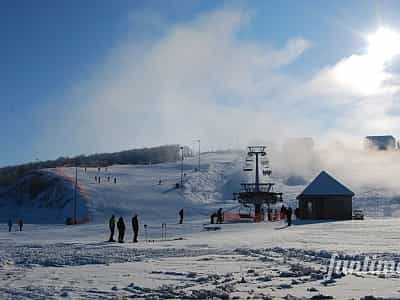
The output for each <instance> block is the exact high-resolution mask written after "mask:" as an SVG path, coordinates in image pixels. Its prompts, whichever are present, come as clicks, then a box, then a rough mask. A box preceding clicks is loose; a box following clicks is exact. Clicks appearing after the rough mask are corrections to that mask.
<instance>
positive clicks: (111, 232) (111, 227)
mask: <svg viewBox="0 0 400 300" xmlns="http://www.w3.org/2000/svg"><path fill="white" fill-rule="evenodd" d="M108 223H109V227H110V238H109V239H108V241H109V242H115V240H114V232H115V216H114V215H112V216H111V218H110V221H109V222H108Z"/></svg>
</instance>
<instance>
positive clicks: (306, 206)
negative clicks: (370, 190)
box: [297, 171, 354, 220]
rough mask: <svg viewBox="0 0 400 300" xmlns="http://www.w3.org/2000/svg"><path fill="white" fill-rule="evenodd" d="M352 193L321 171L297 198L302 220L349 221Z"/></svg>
mask: <svg viewBox="0 0 400 300" xmlns="http://www.w3.org/2000/svg"><path fill="white" fill-rule="evenodd" d="M353 196H354V193H353V192H352V191H351V190H349V189H348V188H347V187H345V186H344V185H343V184H341V183H340V182H339V181H337V180H336V179H335V178H333V177H332V176H331V175H329V174H328V173H326V172H325V171H322V172H321V173H320V174H319V175H318V176H317V177H316V178H315V179H314V180H313V181H312V182H311V183H310V184H309V185H308V186H307V187H306V188H305V189H304V191H303V192H302V193H301V194H300V195H298V196H297V200H299V209H300V215H301V218H303V219H319V220H324V219H334V220H351V219H352V214H353Z"/></svg>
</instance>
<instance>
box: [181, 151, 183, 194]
mask: <svg viewBox="0 0 400 300" xmlns="http://www.w3.org/2000/svg"><path fill="white" fill-rule="evenodd" d="M181 151H182V158H181V188H183V147H181Z"/></svg>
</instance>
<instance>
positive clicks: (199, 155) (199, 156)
mask: <svg viewBox="0 0 400 300" xmlns="http://www.w3.org/2000/svg"><path fill="white" fill-rule="evenodd" d="M198 142H199V168H198V170H199V172H200V140H198Z"/></svg>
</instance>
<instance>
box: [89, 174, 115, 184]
mask: <svg viewBox="0 0 400 300" xmlns="http://www.w3.org/2000/svg"><path fill="white" fill-rule="evenodd" d="M106 178H107V182H110V181H111V177H110V176H107V177H106ZM94 181H96V182H97V183H101V177H100V176H97V175H95V176H94ZM114 184H117V177H114Z"/></svg>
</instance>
